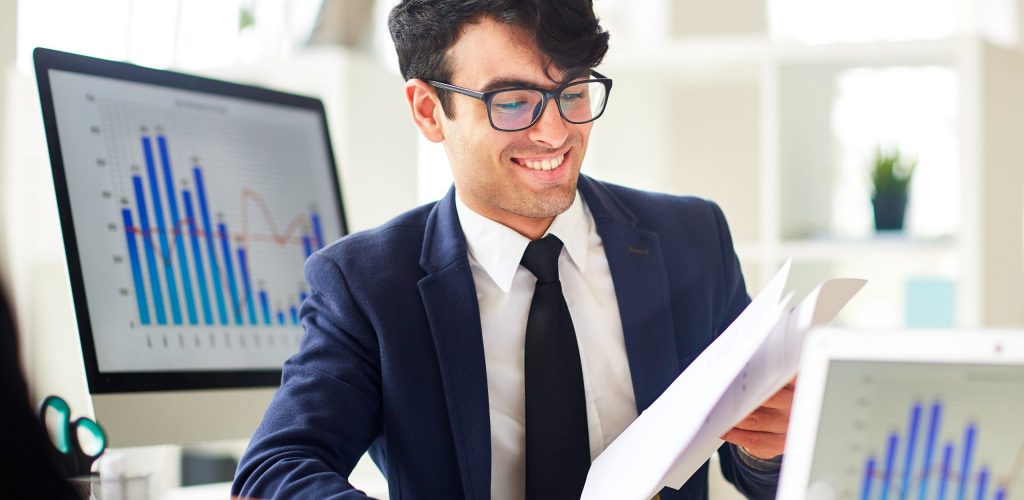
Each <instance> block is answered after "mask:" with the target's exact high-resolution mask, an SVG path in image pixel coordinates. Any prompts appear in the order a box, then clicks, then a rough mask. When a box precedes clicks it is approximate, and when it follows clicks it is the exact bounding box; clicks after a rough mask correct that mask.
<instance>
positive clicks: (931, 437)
mask: <svg viewBox="0 0 1024 500" xmlns="http://www.w3.org/2000/svg"><path fill="white" fill-rule="evenodd" d="M941 420H942V404H941V403H939V402H938V401H935V402H933V403H932V414H931V420H930V421H929V422H928V441H927V442H926V443H925V448H924V473H923V474H922V475H921V486H920V487H919V488H918V493H917V498H918V500H925V497H926V496H927V495H928V476H929V475H930V474H931V470H932V455H933V454H934V453H935V441H936V439H937V438H938V434H939V422H940V421H941Z"/></svg>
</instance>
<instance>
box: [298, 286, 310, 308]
mask: <svg viewBox="0 0 1024 500" xmlns="http://www.w3.org/2000/svg"><path fill="white" fill-rule="evenodd" d="M307 298H309V294H307V293H306V291H305V290H303V291H301V292H299V304H300V305H301V304H302V303H303V302H305V301H306V299H307Z"/></svg>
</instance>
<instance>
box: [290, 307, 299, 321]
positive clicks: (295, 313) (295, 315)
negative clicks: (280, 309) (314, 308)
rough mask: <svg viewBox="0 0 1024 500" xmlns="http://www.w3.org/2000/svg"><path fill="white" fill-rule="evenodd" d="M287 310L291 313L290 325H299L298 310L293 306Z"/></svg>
mask: <svg viewBox="0 0 1024 500" xmlns="http://www.w3.org/2000/svg"><path fill="white" fill-rule="evenodd" d="M288 310H289V311H290V312H291V313H292V324H293V325H297V324H299V310H298V309H296V308H295V306H291V307H289V308H288Z"/></svg>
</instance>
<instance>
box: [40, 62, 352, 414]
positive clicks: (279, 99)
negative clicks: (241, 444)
mask: <svg viewBox="0 0 1024 500" xmlns="http://www.w3.org/2000/svg"><path fill="white" fill-rule="evenodd" d="M33 59H34V62H35V71H36V81H37V84H38V88H39V100H40V104H41V106H42V112H43V125H44V128H45V132H46V143H47V147H48V149H49V154H50V166H51V170H52V172H53V183H54V188H55V191H56V198H57V209H58V215H59V217H60V225H61V234H62V236H63V238H64V252H65V255H66V258H67V265H68V276H69V279H70V284H71V297H72V301H73V305H74V309H75V318H76V320H77V326H78V336H79V340H80V343H81V349H82V358H83V361H84V365H85V372H86V379H87V381H88V386H89V392H90V393H92V394H110V393H128V392H143V391H177V390H189V389H222V388H223V389H227V388H241V387H276V386H278V385H279V384H280V381H281V369H280V368H278V369H272V370H197V371H154V372H143V371H139V372H135V371H132V372H101V371H100V370H99V363H98V359H97V356H96V345H95V342H94V340H93V331H92V321H91V318H90V314H89V306H88V303H87V299H86V293H85V279H84V276H83V274H82V263H81V259H80V256H79V251H78V238H77V236H76V234H75V227H74V221H73V218H72V213H71V199H70V196H69V189H68V185H67V176H66V175H65V166H64V158H63V155H62V152H61V146H60V136H59V134H58V132H57V117H56V112H55V109H54V105H53V93H52V91H51V87H50V70H59V71H67V72H72V73H79V74H85V75H91V76H99V77H105V78H112V79H117V80H123V81H130V82H136V83H143V84H149V85H155V86H160V87H166V88H173V89H179V90H188V91H194V92H203V93H207V94H212V95H217V96H224V97H231V98H236V99H243V100H250V101H255V102H259V103H268V104H277V105H284V106H290V107H296V108H302V109H306V110H310V111H314V112H316V113H319V115H320V121H321V123H322V127H323V135H324V141H325V144H326V146H327V154H328V162H329V165H330V167H331V168H330V172H329V174H330V176H331V179H332V180H333V181H334V185H335V187H336V189H334V190H332V191H333V192H334V196H335V203H336V205H337V207H338V210H339V216H340V218H339V220H340V222H341V234H342V235H345V234H348V224H347V222H346V218H345V208H344V204H343V203H342V196H341V184H340V180H339V178H338V168H337V162H336V161H335V156H334V149H333V147H332V145H331V137H330V133H329V128H328V126H327V114H326V112H325V110H324V105H323V102H322V101H320V100H319V99H317V98H314V97H307V96H301V95H296V94H291V93H287V92H280V91H276V90H270V89H267V88H263V87H257V86H252V85H243V84H239V83H232V82H226V81H222V80H215V79H212V78H206V77H200V76H195V75H189V74H185V73H179V72H175V71H168V70H159V69H153V68H147V67H144V66H138V65H134V64H130V63H125V62H117V61H110V60H106V59H98V58H94V57H88V56H83V55H79V54H72V53H69V52H62V51H57V50H52V49H46V48H36V49H35V50H34V51H33Z"/></svg>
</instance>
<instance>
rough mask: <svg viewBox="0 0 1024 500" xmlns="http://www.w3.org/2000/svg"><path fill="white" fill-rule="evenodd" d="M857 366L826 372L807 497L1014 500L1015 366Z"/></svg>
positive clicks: (1021, 433)
mask: <svg viewBox="0 0 1024 500" xmlns="http://www.w3.org/2000/svg"><path fill="white" fill-rule="evenodd" d="M866 364H867V363H859V362H842V363H835V364H834V366H832V367H830V371H829V382H828V385H829V388H828V391H829V392H828V393H827V396H826V397H827V398H829V399H830V401H827V402H825V403H824V404H823V410H822V416H821V424H820V427H819V429H818V441H817V444H816V446H815V448H816V450H815V457H816V460H815V465H814V468H813V469H812V472H811V487H810V488H809V491H811V492H825V491H827V492H828V494H827V495H823V497H824V496H828V497H831V498H852V499H861V500H888V499H915V500H925V499H928V500H933V499H940V500H941V499H957V500H960V499H972V500H973V499H991V500H1007V499H1011V498H1019V495H1020V492H1021V491H1024V478H1022V473H1024V428H1021V427H1020V425H1019V415H1020V411H1021V410H1022V406H1024V403H1022V402H1020V401H1018V400H1019V398H1018V397H1017V395H1018V394H1020V393H1021V392H1020V391H1021V390H1022V389H1024V368H1022V367H1019V366H1009V365H1005V366H1004V365H968V366H965V365H944V364H917V365H916V366H908V365H907V364H899V363H892V364H887V363H877V362H876V363H871V365H872V366H870V367H867V366H863V365H866ZM841 395H842V396H843V397H845V398H847V399H846V402H845V403H843V402H842V398H841ZM819 454H820V455H819ZM819 457H820V458H819Z"/></svg>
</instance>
